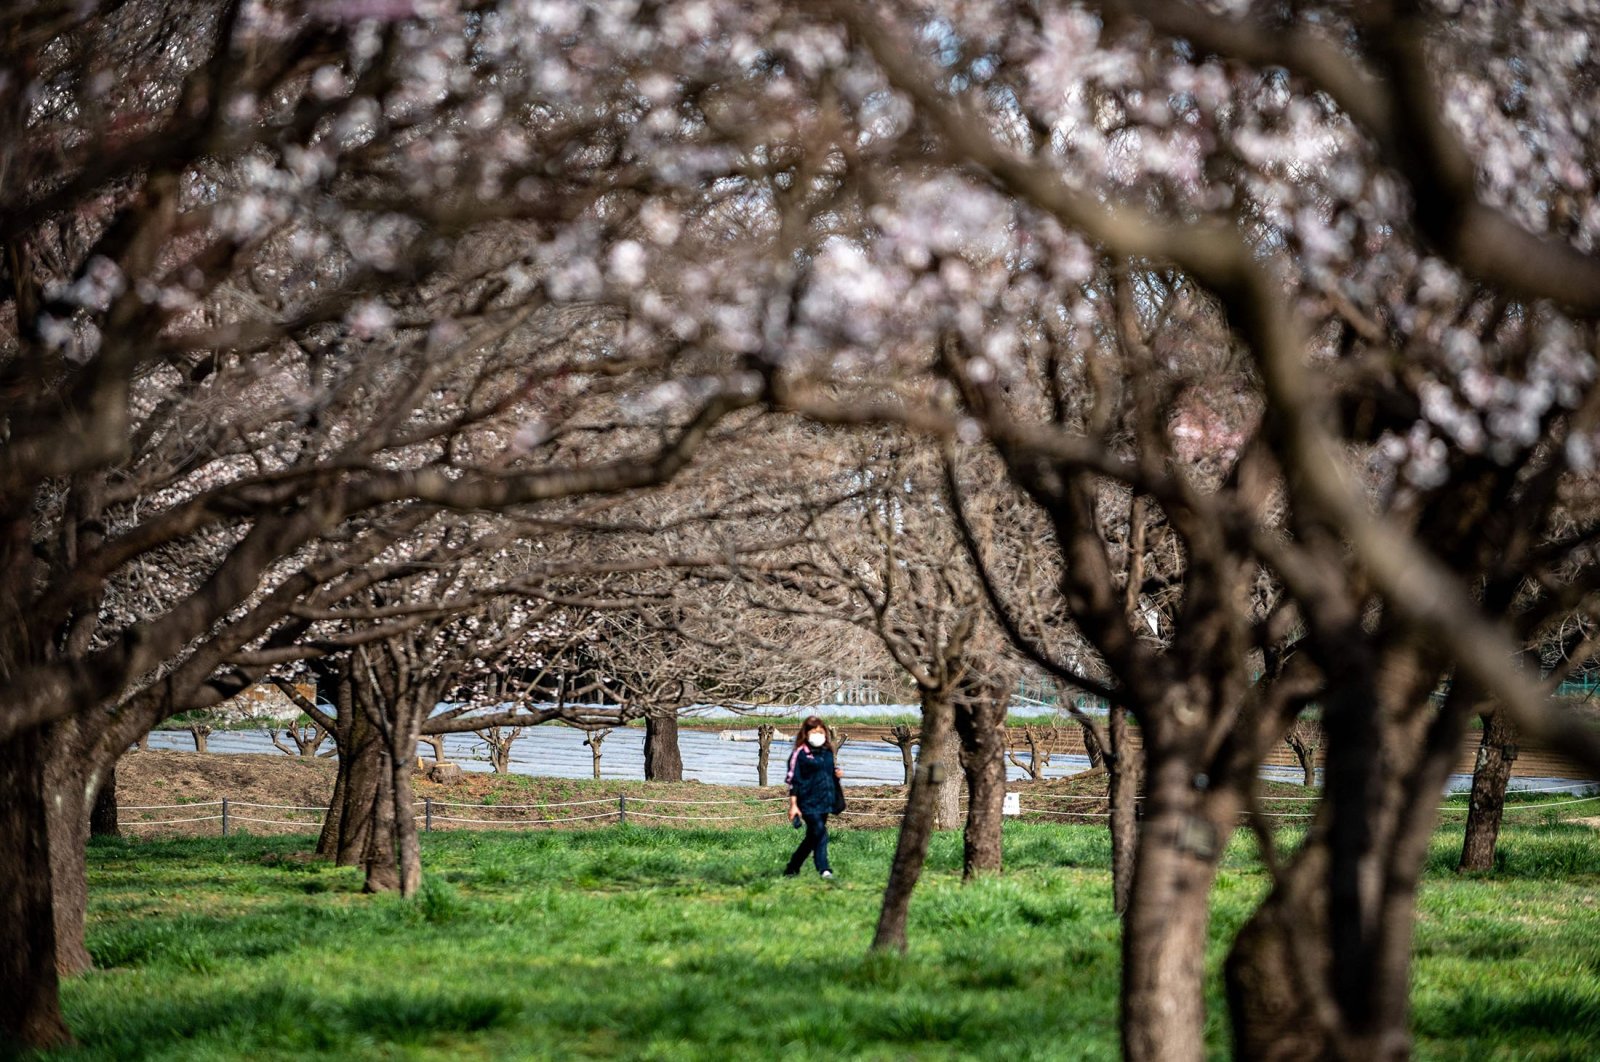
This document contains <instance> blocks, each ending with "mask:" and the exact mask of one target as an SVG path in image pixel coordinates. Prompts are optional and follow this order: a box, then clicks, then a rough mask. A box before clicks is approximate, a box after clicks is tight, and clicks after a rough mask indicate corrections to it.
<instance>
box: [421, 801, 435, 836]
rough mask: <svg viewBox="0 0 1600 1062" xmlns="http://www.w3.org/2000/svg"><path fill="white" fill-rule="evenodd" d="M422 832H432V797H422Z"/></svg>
mask: <svg viewBox="0 0 1600 1062" xmlns="http://www.w3.org/2000/svg"><path fill="white" fill-rule="evenodd" d="M422 832H423V833H432V832H433V797H423V798H422Z"/></svg>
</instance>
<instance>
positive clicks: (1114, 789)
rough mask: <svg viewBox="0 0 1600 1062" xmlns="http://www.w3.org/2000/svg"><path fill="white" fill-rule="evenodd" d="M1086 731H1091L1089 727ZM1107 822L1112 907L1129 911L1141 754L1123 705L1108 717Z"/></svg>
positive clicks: (1112, 710) (1108, 714) (1136, 848)
mask: <svg viewBox="0 0 1600 1062" xmlns="http://www.w3.org/2000/svg"><path fill="white" fill-rule="evenodd" d="M1084 733H1085V734H1088V733H1089V730H1088V728H1087V727H1085V728H1084ZM1106 741H1107V743H1108V744H1109V745H1110V748H1108V749H1107V750H1106V756H1105V764H1106V786H1107V795H1108V802H1109V805H1110V806H1109V808H1108V810H1109V812H1110V814H1109V815H1108V816H1107V824H1108V826H1109V828H1110V830H1111V909H1112V910H1114V911H1116V912H1117V913H1118V914H1123V913H1125V912H1126V911H1127V910H1128V903H1129V899H1130V897H1131V896H1132V895H1133V875H1134V860H1135V857H1136V855H1137V853H1138V845H1139V780H1140V779H1139V775H1140V766H1141V764H1140V753H1139V751H1138V750H1137V749H1135V748H1134V747H1133V742H1132V740H1131V739H1130V737H1129V735H1128V719H1127V712H1126V709H1124V708H1123V707H1122V706H1121V705H1120V704H1113V705H1111V706H1110V708H1109V710H1108V712H1107V716H1106Z"/></svg>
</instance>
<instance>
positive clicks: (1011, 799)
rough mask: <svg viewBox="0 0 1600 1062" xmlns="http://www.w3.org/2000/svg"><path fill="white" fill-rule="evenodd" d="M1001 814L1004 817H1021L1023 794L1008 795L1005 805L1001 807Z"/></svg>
mask: <svg viewBox="0 0 1600 1062" xmlns="http://www.w3.org/2000/svg"><path fill="white" fill-rule="evenodd" d="M1000 813H1001V814H1002V815H1021V814H1022V794H1021V793H1007V794H1006V802H1005V805H1004V806H1003V807H1001V809H1000Z"/></svg>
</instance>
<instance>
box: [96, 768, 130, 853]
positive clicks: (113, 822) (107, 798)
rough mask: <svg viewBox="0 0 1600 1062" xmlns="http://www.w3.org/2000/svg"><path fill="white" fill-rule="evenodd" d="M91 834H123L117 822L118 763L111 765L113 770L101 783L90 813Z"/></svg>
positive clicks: (99, 835) (98, 835)
mask: <svg viewBox="0 0 1600 1062" xmlns="http://www.w3.org/2000/svg"><path fill="white" fill-rule="evenodd" d="M89 836H90V837H120V836H122V830H121V828H120V827H119V826H118V824H117V765H116V764H112V765H111V770H110V772H108V773H107V774H106V778H105V781H103V782H101V783H100V792H99V793H97V794H95V798H94V810H93V811H91V812H90V813H89Z"/></svg>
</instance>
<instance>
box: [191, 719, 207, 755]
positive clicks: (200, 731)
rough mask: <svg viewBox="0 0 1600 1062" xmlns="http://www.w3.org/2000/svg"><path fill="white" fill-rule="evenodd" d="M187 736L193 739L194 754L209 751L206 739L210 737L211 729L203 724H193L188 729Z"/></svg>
mask: <svg viewBox="0 0 1600 1062" xmlns="http://www.w3.org/2000/svg"><path fill="white" fill-rule="evenodd" d="M189 734H190V736H192V737H193V738H194V750H195V751H196V752H210V751H211V749H210V748H208V747H207V739H209V738H210V736H211V727H209V726H207V725H206V724H205V723H195V724H193V725H191V726H190V727H189Z"/></svg>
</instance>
